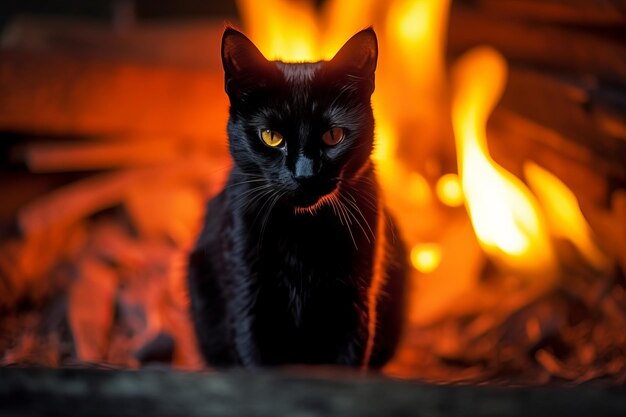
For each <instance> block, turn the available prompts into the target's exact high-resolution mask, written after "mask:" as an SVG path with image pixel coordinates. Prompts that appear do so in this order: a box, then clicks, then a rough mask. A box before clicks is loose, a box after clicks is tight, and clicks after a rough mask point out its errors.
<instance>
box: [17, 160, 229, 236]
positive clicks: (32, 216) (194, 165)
mask: <svg viewBox="0 0 626 417" xmlns="http://www.w3.org/2000/svg"><path fill="white" fill-rule="evenodd" d="M227 165H228V163H227V162H226V161H224V160H220V159H217V160H215V159H214V160H211V159H207V158H202V157H194V158H189V159H183V160H180V161H176V162H173V163H171V164H168V165H165V166H163V167H154V168H144V169H141V168H136V169H129V170H124V171H120V172H113V173H107V174H101V175H96V176H92V177H89V178H86V179H84V180H81V181H78V182H75V183H72V184H70V185H67V186H65V187H62V188H59V189H57V190H55V191H53V192H51V193H49V194H47V195H44V196H42V197H40V198H38V199H36V200H34V201H33V202H31V203H30V204H28V205H26V206H24V207H23V208H22V209H21V210H20V211H19V213H18V215H17V223H18V226H19V228H20V230H21V232H22V233H23V234H25V235H27V236H28V235H30V234H33V233H37V232H41V231H44V230H47V229H48V228H49V227H51V226H52V225H55V224H70V223H73V222H75V221H77V220H79V219H81V218H84V217H86V216H88V215H90V214H92V213H95V212H97V211H99V210H102V209H104V208H107V207H111V206H113V205H115V204H117V203H119V202H121V201H122V200H123V198H124V196H125V195H126V192H127V190H129V189H131V188H132V187H133V186H135V185H137V184H141V183H146V184H149V183H153V182H159V181H165V180H169V181H172V180H174V178H178V179H179V180H180V181H182V182H192V183H193V182H199V183H204V184H207V185H208V186H212V187H214V186H217V184H219V183H220V182H221V181H222V180H223V177H224V175H225V174H226V171H225V169H224V168H225V167H227Z"/></svg>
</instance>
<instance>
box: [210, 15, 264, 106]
mask: <svg viewBox="0 0 626 417" xmlns="http://www.w3.org/2000/svg"><path fill="white" fill-rule="evenodd" d="M222 64H223V66H224V73H225V89H226V93H227V94H228V95H229V96H231V98H233V97H238V96H240V95H241V94H242V93H245V92H246V91H248V90H250V89H254V88H255V87H258V86H259V85H261V84H262V83H263V82H262V80H264V79H265V78H267V76H268V75H269V73H270V72H271V70H272V67H271V64H270V62H269V61H268V60H267V59H265V57H264V56H263V54H262V53H261V51H259V49H258V48H257V47H256V46H255V45H254V44H253V43H252V41H251V40H250V39H248V38H247V37H246V35H244V34H243V33H241V32H239V31H237V30H235V29H233V28H230V27H229V28H226V30H225V31H224V35H223V36H222Z"/></svg>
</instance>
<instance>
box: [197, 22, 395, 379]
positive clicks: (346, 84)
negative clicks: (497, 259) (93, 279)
mask: <svg viewBox="0 0 626 417" xmlns="http://www.w3.org/2000/svg"><path fill="white" fill-rule="evenodd" d="M377 56H378V49H377V40H376V34H375V33H374V31H373V30H372V29H366V30H363V31H361V32H359V33H357V34H356V35H354V36H353V37H352V38H351V39H350V40H349V41H348V42H347V43H346V44H345V45H344V46H343V47H342V48H341V50H340V51H339V52H338V53H337V54H336V55H335V57H334V58H333V59H332V60H330V61H321V62H315V63H297V64H293V63H283V62H280V61H268V60H266V59H265V58H264V57H263V55H262V54H261V53H260V52H259V50H258V49H257V48H256V47H255V46H254V44H253V43H252V42H251V41H250V40H249V39H248V38H247V37H246V36H244V35H243V34H242V33H240V32H238V31H236V30H234V29H231V28H228V29H226V31H225V32H224V36H223V38H222V62H223V65H224V70H225V73H226V92H227V94H228V96H229V98H230V119H229V121H228V138H229V145H230V152H231V155H232V158H233V161H234V165H233V168H232V171H231V172H230V175H229V178H228V182H227V184H226V186H225V187H224V189H223V190H222V191H221V192H220V193H219V195H217V196H216V197H215V198H214V199H212V200H211V201H210V202H209V203H208V207H207V214H206V219H205V223H204V229H203V231H202V234H201V235H200V238H199V239H198V242H197V245H196V248H195V250H194V251H193V253H192V254H191V256H190V259H189V261H190V263H189V292H190V296H191V306H192V314H193V319H194V323H195V328H196V332H197V336H198V341H199V344H200V347H201V351H202V353H203V354H204V356H205V359H206V360H207V363H208V364H210V365H213V366H217V367H220V366H233V365H242V366H246V367H254V366H260V365H277V364H289V363H299V364H344V365H351V366H364V367H365V366H372V367H380V366H382V365H383V364H384V363H385V362H386V361H387V360H388V359H389V358H390V357H391V355H392V354H393V352H394V350H395V347H396V345H397V342H398V339H399V337H400V334H401V331H402V329H403V315H404V306H405V282H406V279H405V276H406V253H405V249H404V247H403V245H402V242H401V241H400V239H399V237H398V233H397V231H396V228H395V226H394V224H393V222H392V221H391V219H390V217H389V216H388V215H387V212H386V211H385V209H384V207H383V204H382V201H381V196H380V192H379V189H378V186H377V182H376V176H375V174H374V167H373V165H372V162H371V160H370V153H371V151H372V146H373V135H374V118H373V114H372V107H371V104H370V96H371V94H372V92H373V91H374V71H375V69H376V61H377Z"/></svg>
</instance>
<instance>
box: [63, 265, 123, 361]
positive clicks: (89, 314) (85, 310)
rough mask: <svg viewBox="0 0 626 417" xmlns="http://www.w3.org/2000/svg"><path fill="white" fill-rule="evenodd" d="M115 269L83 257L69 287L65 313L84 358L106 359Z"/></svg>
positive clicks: (90, 359) (111, 321) (112, 305)
mask: <svg viewBox="0 0 626 417" xmlns="http://www.w3.org/2000/svg"><path fill="white" fill-rule="evenodd" d="M117 281H118V280H117V276H116V273H115V271H114V270H113V269H112V268H111V267H109V266H106V265H104V264H103V263H102V262H100V261H97V260H95V259H90V258H86V259H83V260H82V261H81V262H80V263H79V265H78V277H77V279H76V281H75V282H73V283H72V284H71V285H70V287H69V298H68V305H67V309H68V312H67V316H68V321H69V325H70V327H71V330H72V338H73V341H74V348H75V350H76V353H77V357H78V359H80V360H83V361H93V362H98V361H103V360H104V359H105V357H106V356H105V355H106V351H107V347H108V343H109V333H110V332H111V327H112V325H113V319H114V306H115V294H116V292H117Z"/></svg>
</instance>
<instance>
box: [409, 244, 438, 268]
mask: <svg viewBox="0 0 626 417" xmlns="http://www.w3.org/2000/svg"><path fill="white" fill-rule="evenodd" d="M411 263H412V264H413V266H414V267H415V269H417V270H418V271H420V272H423V273H425V274H427V273H429V272H433V271H434V270H435V269H437V267H438V266H439V264H440V263H441V247H440V246H439V245H437V244H435V243H423V244H420V245H415V246H413V249H411Z"/></svg>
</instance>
